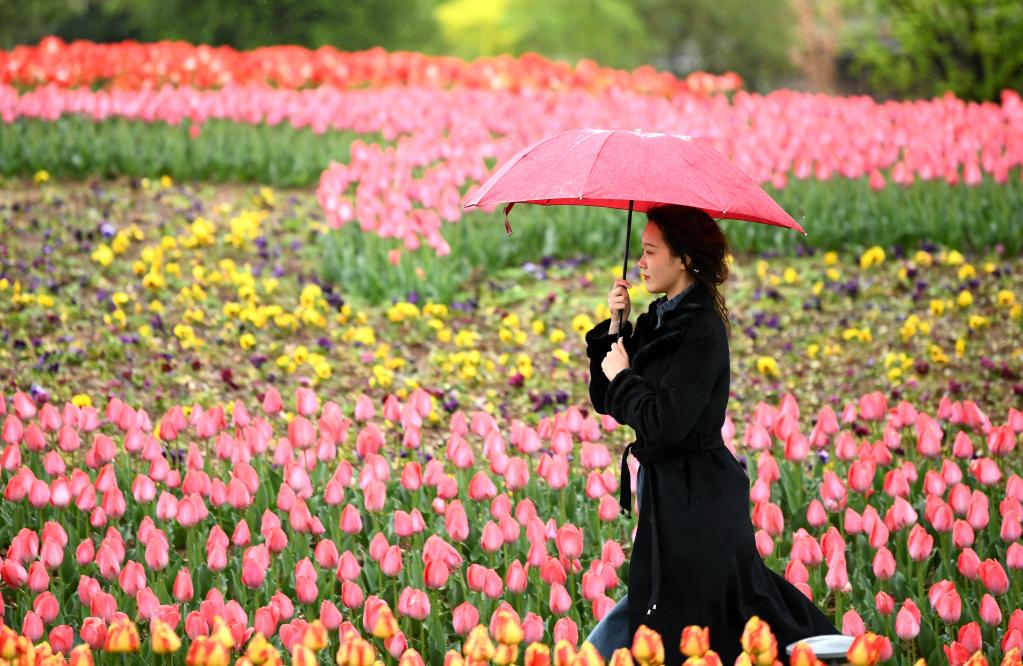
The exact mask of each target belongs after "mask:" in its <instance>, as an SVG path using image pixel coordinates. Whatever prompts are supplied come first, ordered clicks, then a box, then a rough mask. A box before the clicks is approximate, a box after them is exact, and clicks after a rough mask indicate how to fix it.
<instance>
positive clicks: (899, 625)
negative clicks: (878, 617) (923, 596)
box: [895, 599, 920, 641]
mask: <svg viewBox="0 0 1023 666" xmlns="http://www.w3.org/2000/svg"><path fill="white" fill-rule="evenodd" d="M919 633H920V610H919V609H918V608H917V607H916V604H914V603H913V600H912V599H906V600H905V601H903V602H902V608H901V609H899V613H898V615H896V617H895V634H896V635H897V636H898V637H899V638H900V639H902V640H904V641H909V640H913V639H914V638H916V636H917V634H919Z"/></svg>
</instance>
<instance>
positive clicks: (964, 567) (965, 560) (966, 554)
mask: <svg viewBox="0 0 1023 666" xmlns="http://www.w3.org/2000/svg"><path fill="white" fill-rule="evenodd" d="M956 566H957V568H958V569H959V573H960V574H962V576H963V577H964V578H968V579H970V580H977V578H979V577H980V558H979V557H978V556H977V553H976V552H975V551H974V550H973V549H972V548H963V551H962V552H961V553H959V558H958V559H957V560H956Z"/></svg>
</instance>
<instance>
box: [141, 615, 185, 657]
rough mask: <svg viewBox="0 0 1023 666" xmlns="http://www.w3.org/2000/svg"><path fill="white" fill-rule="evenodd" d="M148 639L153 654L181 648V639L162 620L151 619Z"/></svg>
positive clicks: (175, 650)
mask: <svg viewBox="0 0 1023 666" xmlns="http://www.w3.org/2000/svg"><path fill="white" fill-rule="evenodd" d="M151 628H152V631H151V633H150V635H149V641H150V644H151V645H152V648H153V654H171V653H174V652H177V651H178V650H180V649H181V639H180V638H178V635H177V634H175V633H174V630H173V629H171V628H170V625H169V624H167V623H166V622H164V621H163V620H153V624H152V627H151Z"/></svg>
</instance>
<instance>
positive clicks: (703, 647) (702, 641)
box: [679, 625, 710, 657]
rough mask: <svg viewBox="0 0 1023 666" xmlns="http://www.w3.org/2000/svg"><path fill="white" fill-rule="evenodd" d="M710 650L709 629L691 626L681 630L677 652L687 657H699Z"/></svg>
mask: <svg viewBox="0 0 1023 666" xmlns="http://www.w3.org/2000/svg"><path fill="white" fill-rule="evenodd" d="M709 649H710V628H709V627H699V626H696V625H692V626H689V627H685V628H684V629H683V630H682V639H681V641H679V650H680V651H681V652H682V654H684V655H685V656H687V657H701V656H703V654H704V653H705V652H706V651H707V650H709Z"/></svg>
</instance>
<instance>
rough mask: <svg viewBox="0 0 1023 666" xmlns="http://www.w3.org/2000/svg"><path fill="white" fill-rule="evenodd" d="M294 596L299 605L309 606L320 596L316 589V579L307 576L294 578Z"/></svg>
mask: <svg viewBox="0 0 1023 666" xmlns="http://www.w3.org/2000/svg"><path fill="white" fill-rule="evenodd" d="M295 596H296V597H298V600H299V602H300V603H303V604H307V605H308V604H311V603H313V602H315V601H316V599H317V598H318V597H319V596H320V591H319V590H318V589H317V587H316V579H315V578H312V577H309V576H296V577H295Z"/></svg>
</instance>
